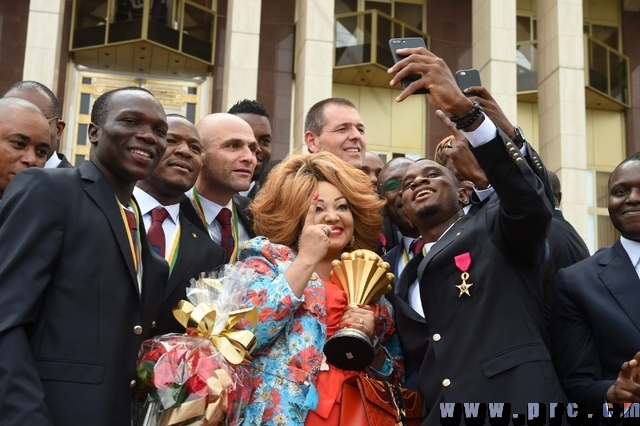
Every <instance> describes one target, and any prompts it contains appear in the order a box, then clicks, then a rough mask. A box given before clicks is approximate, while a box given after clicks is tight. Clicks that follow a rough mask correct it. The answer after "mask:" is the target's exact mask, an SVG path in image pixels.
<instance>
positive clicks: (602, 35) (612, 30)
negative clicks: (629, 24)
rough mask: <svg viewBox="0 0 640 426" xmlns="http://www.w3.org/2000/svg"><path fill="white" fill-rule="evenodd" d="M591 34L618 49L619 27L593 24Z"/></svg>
mask: <svg viewBox="0 0 640 426" xmlns="http://www.w3.org/2000/svg"><path fill="white" fill-rule="evenodd" d="M591 36H592V37H593V38H595V39H596V40H598V41H601V42H603V43H604V44H606V45H607V46H609V47H612V48H614V49H616V50H618V28H616V27H608V26H605V25H595V24H593V25H591Z"/></svg>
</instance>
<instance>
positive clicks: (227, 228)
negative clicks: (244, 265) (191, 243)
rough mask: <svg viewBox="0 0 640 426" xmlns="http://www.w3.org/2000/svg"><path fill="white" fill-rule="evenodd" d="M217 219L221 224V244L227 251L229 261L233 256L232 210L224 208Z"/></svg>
mask: <svg viewBox="0 0 640 426" xmlns="http://www.w3.org/2000/svg"><path fill="white" fill-rule="evenodd" d="M216 220H217V221H218V223H219V224H220V229H221V234H222V235H221V238H220V245H221V246H222V248H223V249H224V250H225V251H226V252H227V256H226V260H225V261H226V262H227V263H229V261H230V260H231V256H232V255H233V246H234V240H233V231H232V230H231V210H229V209H228V208H226V207H225V208H223V209H222V210H220V213H218V216H216Z"/></svg>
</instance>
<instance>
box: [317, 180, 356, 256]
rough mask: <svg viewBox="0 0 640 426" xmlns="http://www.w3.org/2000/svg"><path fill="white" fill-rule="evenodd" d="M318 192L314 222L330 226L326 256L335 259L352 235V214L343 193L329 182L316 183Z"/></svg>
mask: <svg viewBox="0 0 640 426" xmlns="http://www.w3.org/2000/svg"><path fill="white" fill-rule="evenodd" d="M318 194H319V195H320V196H319V197H318V206H317V208H316V218H315V223H316V224H324V225H329V226H331V242H330V243H329V250H328V251H327V258H331V259H337V258H338V257H340V254H341V253H342V252H343V251H344V248H345V247H346V246H347V245H348V244H349V242H350V241H351V237H352V236H353V228H354V224H353V223H354V222H353V215H352V214H351V210H350V208H349V203H348V202H347V200H346V198H345V197H344V195H342V193H341V192H340V190H338V188H336V187H335V186H333V185H331V184H330V183H329V182H319V183H318Z"/></svg>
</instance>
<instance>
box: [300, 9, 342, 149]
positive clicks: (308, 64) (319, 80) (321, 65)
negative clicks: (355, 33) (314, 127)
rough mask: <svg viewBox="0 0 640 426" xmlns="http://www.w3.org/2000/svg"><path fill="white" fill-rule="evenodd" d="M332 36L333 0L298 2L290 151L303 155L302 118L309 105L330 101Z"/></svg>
mask: <svg viewBox="0 0 640 426" xmlns="http://www.w3.org/2000/svg"><path fill="white" fill-rule="evenodd" d="M334 34H335V18H334V2H333V0H298V2H297V25H296V46H295V87H294V90H295V97H294V105H293V135H292V137H291V144H292V146H291V150H292V151H297V150H302V151H303V152H306V151H304V149H305V148H304V147H305V145H304V139H303V135H304V117H305V115H306V113H307V111H308V110H309V108H310V107H311V106H312V105H313V104H315V103H316V102H318V101H320V100H322V99H325V98H329V97H331V93H332V85H333V57H334V51H333V39H334Z"/></svg>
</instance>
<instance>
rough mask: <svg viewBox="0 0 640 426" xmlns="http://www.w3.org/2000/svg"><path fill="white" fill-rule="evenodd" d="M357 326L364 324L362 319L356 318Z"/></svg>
mask: <svg viewBox="0 0 640 426" xmlns="http://www.w3.org/2000/svg"><path fill="white" fill-rule="evenodd" d="M358 324H360V325H362V324H364V319H363V318H362V317H360V318H358Z"/></svg>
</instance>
